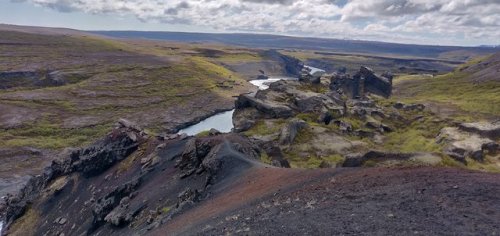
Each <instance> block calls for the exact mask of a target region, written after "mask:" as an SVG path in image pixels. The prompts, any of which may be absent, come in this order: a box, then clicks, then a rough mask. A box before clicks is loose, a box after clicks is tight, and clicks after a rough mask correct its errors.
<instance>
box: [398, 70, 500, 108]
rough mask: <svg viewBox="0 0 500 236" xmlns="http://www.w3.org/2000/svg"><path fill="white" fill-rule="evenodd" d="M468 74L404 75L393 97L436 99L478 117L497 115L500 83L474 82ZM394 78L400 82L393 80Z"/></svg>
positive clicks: (434, 100)
mask: <svg viewBox="0 0 500 236" xmlns="http://www.w3.org/2000/svg"><path fill="white" fill-rule="evenodd" d="M470 76H471V75H470V74H467V73H463V72H457V71H456V72H452V73H449V74H446V75H442V76H436V77H434V78H429V77H418V76H414V77H411V78H409V77H403V78H402V82H397V83H395V84H396V86H398V85H399V86H398V90H401V92H400V93H398V94H397V95H396V96H395V97H394V98H393V99H397V100H401V101H403V102H407V103H422V102H428V101H432V102H437V103H440V104H443V105H448V106H452V107H456V108H457V109H459V110H461V111H464V112H468V113H474V114H476V115H478V116H481V114H482V115H487V116H492V115H493V116H498V114H500V105H498V104H500V82H498V81H488V82H481V83H474V82H473V81H472V80H471V78H470ZM396 81H401V80H400V79H396Z"/></svg>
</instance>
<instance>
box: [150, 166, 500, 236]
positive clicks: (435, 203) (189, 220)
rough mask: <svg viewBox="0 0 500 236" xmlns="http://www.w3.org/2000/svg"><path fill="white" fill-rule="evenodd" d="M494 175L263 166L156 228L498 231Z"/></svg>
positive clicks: (498, 192)
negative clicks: (316, 170)
mask: <svg viewBox="0 0 500 236" xmlns="http://www.w3.org/2000/svg"><path fill="white" fill-rule="evenodd" d="M499 180H500V176H499V175H497V174H486V173H477V172H470V171H464V170H457V169H442V168H419V169H378V168H377V169H375V168H370V169H350V170H346V169H342V170H327V171H325V170H323V171H319V172H314V171H306V170H303V171H293V170H291V171H290V170H277V169H261V170H258V171H254V172H251V173H249V174H248V175H246V176H245V177H244V178H243V179H240V180H239V181H237V182H235V183H234V185H233V186H231V187H228V189H230V190H228V191H227V192H224V194H221V195H219V196H217V197H214V198H213V199H212V200H211V201H207V202H205V203H204V204H203V205H201V206H199V207H197V208H195V209H192V210H191V211H190V212H187V213H186V214H185V215H183V216H181V217H179V218H177V219H174V220H173V221H172V222H171V223H170V224H167V225H165V226H163V227H162V228H160V229H158V230H157V231H156V232H155V233H156V234H155V235H164V234H165V233H166V232H169V234H178V235H223V234H238V235H240V234H241V235H360V234H362V235H409V234H415V235H498V234H499V233H500V225H499V224H498V223H499V222H500V181H499ZM214 209H217V210H214ZM212 214H214V215H212Z"/></svg>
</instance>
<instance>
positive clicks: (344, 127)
mask: <svg viewBox="0 0 500 236" xmlns="http://www.w3.org/2000/svg"><path fill="white" fill-rule="evenodd" d="M333 124H335V125H337V126H338V127H339V129H340V131H342V133H351V132H352V125H351V124H350V123H348V122H345V121H341V120H335V121H334V122H333Z"/></svg>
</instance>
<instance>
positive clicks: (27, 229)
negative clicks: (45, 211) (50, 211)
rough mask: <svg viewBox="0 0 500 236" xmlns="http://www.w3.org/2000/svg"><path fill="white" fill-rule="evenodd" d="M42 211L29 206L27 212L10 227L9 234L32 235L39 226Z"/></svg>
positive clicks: (17, 235) (18, 235)
mask: <svg viewBox="0 0 500 236" xmlns="http://www.w3.org/2000/svg"><path fill="white" fill-rule="evenodd" d="M39 219H40V213H39V212H37V211H35V210H34V209H33V208H31V207H29V208H28V209H27V210H26V212H25V213H24V214H23V215H22V216H21V217H20V218H19V219H17V220H16V221H14V223H13V224H12V225H11V226H10V227H9V235H15V236H25V235H32V234H34V233H35V232H34V231H35V229H36V228H37V227H36V226H37V222H38V221H39Z"/></svg>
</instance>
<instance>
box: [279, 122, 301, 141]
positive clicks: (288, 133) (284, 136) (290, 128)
mask: <svg viewBox="0 0 500 236" xmlns="http://www.w3.org/2000/svg"><path fill="white" fill-rule="evenodd" d="M306 127H307V123H306V122H305V121H303V120H300V119H292V120H291V121H290V122H289V123H288V124H287V125H286V126H285V127H283V129H282V130H281V133H280V137H279V143H280V144H281V145H290V144H291V143H293V141H294V140H295V137H297V134H298V133H299V132H300V131H301V130H302V129H304V128H306Z"/></svg>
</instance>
